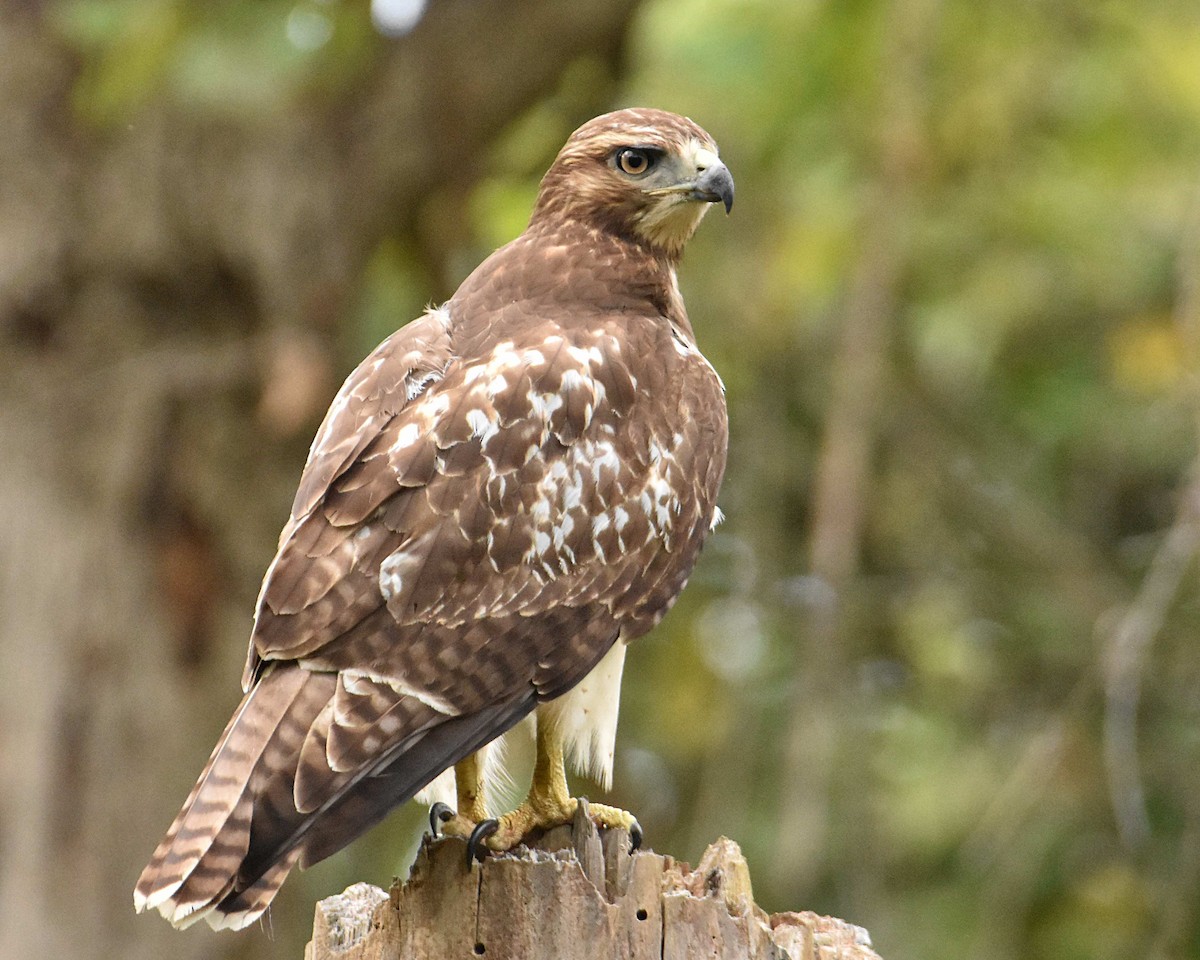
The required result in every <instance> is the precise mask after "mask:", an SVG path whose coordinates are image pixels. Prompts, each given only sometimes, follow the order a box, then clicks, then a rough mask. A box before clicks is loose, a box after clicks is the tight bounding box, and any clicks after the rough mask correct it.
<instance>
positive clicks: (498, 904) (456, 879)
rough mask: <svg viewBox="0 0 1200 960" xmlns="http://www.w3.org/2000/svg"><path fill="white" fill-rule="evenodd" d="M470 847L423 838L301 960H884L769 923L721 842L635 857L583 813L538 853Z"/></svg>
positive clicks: (734, 855)
mask: <svg viewBox="0 0 1200 960" xmlns="http://www.w3.org/2000/svg"><path fill="white" fill-rule="evenodd" d="M464 850H465V844H464V843H463V841H461V840H457V839H444V840H440V841H432V842H429V841H427V842H426V843H425V844H424V845H423V846H422V847H421V850H420V852H419V853H418V855H417V860H416V862H415V863H414V864H413V868H412V872H411V874H410V875H409V878H408V880H407V881H406V882H403V883H402V882H401V881H399V880H396V881H395V882H394V883H393V885H392V889H391V892H390V894H389V893H385V892H384V891H383V890H381V889H379V888H378V887H373V886H371V885H369V884H365V883H359V884H355V885H354V886H352V887H350V888H349V889H348V890H346V892H345V893H343V894H341V895H340V896H336V897H330V898H329V899H327V900H322V901H321V902H320V903H319V904H317V910H316V921H315V923H314V926H313V939H312V942H310V943H309V945H308V948H307V949H306V951H305V960H335V958H336V960H425V958H433V957H470V956H477V957H483V956H486V957H493V958H505V960H507V958H518V957H519V958H521V960H650V958H657V960H698V958H704V957H712V958H719V960H751V958H753V960H767V958H773V960H784V958H791V960H878V955H877V954H876V953H875V952H874V950H872V949H871V945H870V943H871V942H870V937H869V936H868V935H867V932H866V931H865V930H863V929H862V928H861V927H856V926H853V925H852V924H848V923H846V922H844V921H842V920H836V919H833V918H831V917H821V916H818V915H816V914H814V913H807V912H806V913H778V914H774V915H771V916H768V915H767V914H766V913H765V912H764V911H763V910H762V909H761V908H759V907H758V906H757V905H756V904H755V903H754V897H753V892H752V890H751V883H750V870H749V867H748V866H747V864H746V861H745V859H743V857H742V854H741V851H740V850H739V849H738V846H737V844H736V843H734V842H733V841H732V840H728V839H726V838H724V837H722V838H721V839H719V840H717V841H716V842H715V843H713V844H712V845H710V846H709V848H708V849H707V850H706V851H705V853H704V856H703V857H702V858H701V860H700V863H699V865H698V866H697V867H696V868H695V869H692V868H691V867H690V866H688V864H686V863H680V862H677V861H676V860H674V859H672V858H671V857H665V856H662V855H660V854H657V853H653V852H638V853H635V854H632V855H631V854H630V853H629V836H628V834H626V833H625V832H624V831H607V832H606V833H605V834H604V836H603V838H601V836H600V835H599V834H598V833H597V831H596V828H595V827H594V826H593V825H592V823H591V822H590V821H589V820H588V819H587V818H586V816H582V815H578V816H577V817H576V820H575V823H574V824H573V825H572V826H570V827H562V828H559V829H558V830H554V831H551V832H550V833H548V834H547V835H546V836H544V837H543V838H542V839H541V840H540V841H539V842H538V843H537V844H535V845H534V847H533V848H532V849H530V848H526V847H521V848H518V849H517V851H516V852H514V853H513V854H510V855H507V856H503V857H494V858H489V859H488V860H486V861H485V862H484V863H482V864H480V865H478V866H472V867H470V868H468V867H467V865H466V863H465V856H464Z"/></svg>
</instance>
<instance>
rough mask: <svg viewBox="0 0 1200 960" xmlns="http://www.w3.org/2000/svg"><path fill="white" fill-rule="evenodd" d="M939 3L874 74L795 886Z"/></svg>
mask: <svg viewBox="0 0 1200 960" xmlns="http://www.w3.org/2000/svg"><path fill="white" fill-rule="evenodd" d="M937 7H938V2H937V0H894V2H893V3H892V4H891V5H890V7H889V10H888V13H887V17H888V33H887V36H888V40H887V41H886V43H885V47H884V50H883V54H882V57H881V62H880V64H879V70H880V75H881V76H882V77H886V78H887V79H886V80H884V81H882V87H881V97H880V104H879V110H880V113H879V119H878V123H877V131H878V135H877V137H878V159H877V162H876V174H875V178H874V182H873V183H872V184H871V187H870V190H869V192H868V204H869V207H868V210H867V213H866V216H865V218H864V224H863V238H862V247H861V249H862V253H861V256H860V258H859V261H858V264H857V267H856V269H855V271H854V274H853V276H852V278H851V281H850V288H849V294H848V297H847V302H846V309H845V313H844V315H843V319H842V326H841V330H840V336H839V340H838V347H837V353H836V355H835V357H834V359H833V377H832V395H831V397H830V400H829V407H828V411H829V412H828V415H827V417H826V421H825V429H824V434H823V437H822V441H821V446H820V452H819V454H818V461H817V468H816V480H815V489H814V492H813V501H812V528H813V533H812V543H811V572H812V576H813V578H814V580H815V582H816V583H817V584H818V585H819V587H820V588H821V589H820V590H819V592H820V593H821V594H822V595H823V596H826V597H827V598H828V601H829V602H827V603H824V604H819V605H818V604H814V605H813V607H812V608H811V611H810V620H809V623H808V624H807V629H806V637H805V641H804V644H803V646H802V651H803V652H802V655H801V659H800V661H799V663H798V664H797V668H796V669H797V678H796V689H795V691H794V693H793V701H792V704H793V705H792V710H791V717H790V719H789V723H788V732H787V740H786V744H785V754H784V758H783V769H782V775H781V778H780V789H781V793H780V813H779V831H778V842H779V849H778V857H777V859H776V862H775V869H776V871H777V880H778V881H779V882H781V883H783V884H785V885H786V886H785V889H787V888H790V889H796V888H797V887H798V886H801V885H802V884H803V883H804V879H803V878H804V877H805V876H806V875H807V876H810V877H811V875H812V873H813V872H814V871H816V870H818V869H820V864H819V862H818V861H817V856H816V854H817V852H818V851H819V850H820V848H821V847H822V846H823V845H824V832H825V829H826V825H827V823H828V820H829V801H830V793H831V782H832V775H833V770H834V767H835V763H836V759H835V758H836V750H835V746H836V736H835V734H834V732H833V730H832V729H831V728H830V727H829V724H828V717H829V716H831V715H836V712H837V711H834V710H830V709H829V707H830V706H831V704H830V703H828V702H827V701H828V700H829V699H830V698H831V697H833V696H834V694H833V693H832V692H831V691H832V690H833V689H834V688H835V687H836V686H837V685H838V675H839V674H840V673H841V670H840V667H839V664H841V663H843V662H844V657H843V655H842V653H841V652H840V649H839V647H840V644H841V642H842V636H843V617H844V612H845V606H844V604H845V598H846V593H847V591H848V589H849V588H850V587H851V585H852V582H853V580H854V578H855V576H856V575H857V573H858V569H859V557H860V552H861V548H862V541H863V530H864V525H865V522H866V512H867V511H866V507H867V503H868V502H869V498H870V492H871V487H872V480H871V461H872V456H873V453H874V449H875V444H876V438H877V434H878V427H879V418H880V413H881V411H882V410H883V409H884V408H885V406H886V401H885V394H886V386H885V375H886V365H887V356H888V351H889V343H890V340H891V334H892V326H893V322H894V317H895V312H896V299H897V292H898V287H899V280H900V277H901V275H902V272H903V269H904V249H905V243H904V238H905V234H906V232H907V228H908V223H909V220H910V207H911V204H912V191H913V184H914V182H915V179H916V175H917V167H918V165H919V163H920V158H921V143H922V140H923V137H922V133H921V129H922V117H921V105H922V104H923V103H924V102H925V101H926V98H925V96H924V93H923V88H924V76H923V75H924V68H925V60H926V56H927V54H928V50H929V39H930V37H931V35H932V31H931V29H930V28H931V26H932V24H933V23H934V22H935V13H936V10H937Z"/></svg>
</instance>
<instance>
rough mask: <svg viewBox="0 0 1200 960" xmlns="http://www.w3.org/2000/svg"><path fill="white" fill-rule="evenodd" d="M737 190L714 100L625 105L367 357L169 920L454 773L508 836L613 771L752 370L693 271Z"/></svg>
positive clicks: (252, 888) (154, 860)
mask: <svg viewBox="0 0 1200 960" xmlns="http://www.w3.org/2000/svg"><path fill="white" fill-rule="evenodd" d="M712 203H721V204H723V205H724V206H725V209H726V212H728V210H729V209H730V207H731V206H732V203H733V179H732V177H731V176H730V174H729V171H728V169H727V168H726V167H725V165H724V164H723V163H722V162H721V160H720V159H719V158H718V155H717V147H716V145H715V144H714V142H713V140H712V138H711V137H710V136H709V135H708V134H707V133H705V132H704V131H703V130H702V129H701V128H700V127H699V126H697V125H696V124H695V123H693V122H692V121H691V120H689V119H686V118H684V117H680V116H676V115H674V114H671V113H665V112H663V111H659V110H649V109H633V110H621V111H618V112H616V113H610V114H606V115H604V116H601V117H597V118H596V119H594V120H591V121H590V122H588V123H586V124H584V125H583V126H582V127H580V128H579V129H578V130H576V131H575V133H573V134H572V135H571V137H570V138H569V139H568V140H567V142H566V144H565V146H564V147H563V148H562V150H561V151H560V152H559V154H558V156H557V157H556V158H555V160H554V163H553V164H552V165H551V167H550V169H549V171H548V172H547V173H546V175H545V177H544V178H543V179H542V182H541V186H540V188H539V192H538V196H537V200H536V203H535V206H534V210H533V214H532V217H531V218H530V221H529V225H528V227H527V228H526V230H525V232H524V233H523V234H521V236H519V237H518V238H517V239H516V240H514V241H512V242H511V243H509V244H508V245H507V246H505V247H502V248H501V249H500V250H498V251H496V252H495V253H494V254H492V255H491V256H490V257H489V258H487V259H486V260H485V261H484V262H483V263H482V264H481V265H480V266H479V267H478V268H477V269H476V270H475V271H474V272H473V273H472V274H471V275H470V276H469V277H467V279H466V280H465V281H463V284H462V286H460V287H459V289H458V291H457V292H456V293H455V294H454V296H453V297H451V298H450V300H449V301H448V302H447V303H445V304H444V305H443V306H441V307H438V308H436V309H431V310H429V311H428V312H427V313H426V314H425V315H424V316H422V317H421V318H419V319H417V320H415V321H413V322H412V323H409V324H408V325H406V326H404V327H402V328H401V329H400V330H398V331H397V332H396V333H394V334H392V336H390V337H389V338H388V339H386V340H385V341H384V342H383V343H382V344H380V345H379V347H378V348H376V350H375V351H374V352H373V353H372V354H371V355H370V356H368V357H367V358H366V359H365V360H364V361H363V362H362V363H361V364H360V365H359V366H358V368H357V369H356V370H354V372H353V373H351V374H350V376H349V378H348V379H347V380H346V382H345V384H344V385H343V386H342V388H341V390H340V391H339V393H338V394H337V396H336V398H335V399H334V400H333V403H332V405H331V406H330V408H329V412H328V413H327V414H326V416H325V420H324V422H323V423H322V425H321V427H320V429H319V430H318V432H317V435H316V438H315V439H314V440H313V444H312V448H311V450H310V451H309V455H308V461H307V463H306V464H305V467H304V471H303V474H302V476H301V478H300V486H299V489H298V490H297V492H296V498H295V502H294V504H293V506H292V512H291V517H290V519H289V520H288V522H287V524H286V526H285V527H284V529H283V532H282V534H281V536H280V541H279V550H278V552H277V554H276V556H275V559H274V560H273V561H272V562H271V565H270V567H269V568H268V570H267V573H266V576H265V578H264V579H263V584H262V590H261V592H260V594H259V598H258V603H257V608H256V613H255V620H254V627H253V631H252V634H251V638H250V652H249V656H248V658H247V661H246V669H245V673H244V675H243V679H242V688H243V690H244V692H245V696H244V697H243V699H242V702H241V704H240V705H239V706H238V708H237V710H236V711H235V712H234V715H233V717H232V719H231V720H230V721H229V724H228V725H227V726H226V728H225V732H224V733H223V734H222V735H221V738H220V741H219V742H218V743H217V746H216V748H215V749H214V751H213V754H212V756H211V758H210V759H209V761H208V765H207V766H206V767H205V768H204V771H203V772H202V773H201V774H200V779H199V780H198V781H197V782H196V785H195V787H193V789H192V792H191V795H190V796H189V797H188V799H187V801H186V802H185V803H184V806H183V809H182V810H181V811H180V813H179V815H178V816H177V817H176V818H175V822H174V823H173V824H172V825H171V827H170V829H169V830H168V832H167V835H166V837H165V839H164V840H163V841H162V843H161V844H159V846H158V849H157V850H155V852H154V855H153V856H152V857H151V859H150V863H149V865H148V866H147V867H146V868H145V870H144V871H143V872H142V875H141V878H140V879H139V880H138V883H137V888H136V890H135V893H134V903H135V906H136V908H137V909H138V910H139V911H141V910H144V909H147V908H157V909H158V910H159V911H160V912H161V913H162V914H163V915H164V916H165V917H166V918H167V919H168V920H170V921H171V922H172V923H173V924H176V925H177V926H186V925H188V924H190V923H192V922H194V921H196V920H198V919H201V918H203V919H205V920H207V921H208V923H209V924H210V925H211V926H213V927H216V928H223V927H225V928H234V929H236V928H240V927H243V926H245V925H247V924H248V923H250V922H252V921H253V920H254V919H256V918H257V917H258V916H259V915H260V914H261V913H262V912H263V911H264V910H265V909H266V908H267V907H268V905H269V904H270V902H271V899H272V897H273V896H274V895H275V893H276V891H277V890H278V889H279V886H280V885H281V884H282V883H283V880H284V878H285V877H286V876H287V874H288V872H289V871H290V870H291V869H292V867H293V866H295V865H297V864H299V865H300V866H301V867H304V866H307V865H309V864H312V863H315V862H317V861H319V860H321V859H323V858H324V857H327V856H329V855H330V854H332V853H334V852H335V851H337V850H339V849H341V848H342V847H343V846H345V845H346V844H348V843H349V842H350V841H351V840H353V839H354V838H355V837H357V836H358V835H359V834H361V833H362V832H363V831H365V830H366V829H367V828H368V827H370V826H371V825H373V824H374V823H376V822H378V821H379V820H381V819H382V818H383V817H384V815H385V814H386V813H387V812H388V810H389V809H391V808H392V807H394V806H395V805H397V804H399V803H402V802H404V801H406V800H408V799H410V798H412V797H413V796H415V795H417V794H418V793H419V792H420V791H422V790H423V789H424V788H427V786H428V785H429V784H430V783H431V782H432V781H434V780H435V778H438V777H439V775H440V774H442V773H443V771H448V770H449V769H450V768H451V767H453V768H454V779H455V784H456V789H455V790H454V792H453V794H451V797H452V798H456V799H457V804H458V808H457V811H456V812H455V811H452V810H450V808H449V807H448V806H446V805H438V806H435V808H434V815H433V817H432V820H433V822H434V826H435V829H436V827H437V826H438V825H439V824H440V825H441V826H442V828H443V829H444V830H445V831H446V832H447V833H453V834H456V835H459V836H467V837H469V838H470V844H469V850H470V851H471V852H472V853H474V852H478V853H480V854H482V853H483V852H484V851H486V850H493V851H500V850H506V849H510V848H511V847H513V846H515V845H516V844H517V843H519V842H520V840H521V839H522V837H523V836H524V835H526V834H527V833H528V832H529V831H532V830H535V829H538V828H546V827H549V826H552V825H555V824H558V823H563V822H566V821H568V820H569V819H570V818H571V817H572V816H573V815H574V813H575V810H576V808H577V805H578V801H577V800H575V799H573V798H572V797H571V795H570V793H569V792H568V790H567V783H566V774H565V772H564V755H566V756H569V757H570V758H571V760H572V762H573V764H574V765H575V766H576V767H578V768H580V769H582V770H583V771H584V772H587V773H591V774H592V775H594V776H597V777H598V778H599V779H600V780H602V781H604V782H607V780H608V778H609V776H610V773H611V768H612V749H613V741H614V738H615V734H616V722H617V703H618V696H619V688H620V681H621V673H622V667H623V664H624V658H625V648H626V645H627V644H628V643H629V642H630V641H632V640H634V639H635V638H637V637H639V636H641V635H642V634H644V633H645V632H646V631H647V630H649V629H650V628H651V627H653V626H654V625H655V624H656V623H658V621H659V620H660V619H661V618H662V616H663V614H664V613H665V612H666V611H667V610H668V608H669V607H670V606H671V604H672V603H673V602H674V601H675V598H676V597H677V596H678V594H679V592H680V590H682V589H683V587H684V584H685V583H686V581H687V578H688V575H689V573H690V571H691V569H692V565H693V563H694V562H695V560H696V555H697V553H698V551H699V550H700V547H701V544H702V543H703V542H704V539H705V537H706V536H707V535H708V533H709V531H710V529H711V528H712V527H713V526H715V524H716V523H717V521H718V520H719V518H720V512H719V511H718V509H717V505H716V497H717V490H718V488H719V486H720V484H721V477H722V474H723V473H724V469H725V456H726V439H727V424H726V410H725V400H724V388H723V385H722V383H721V380H720V378H719V377H718V376H717V374H716V372H715V371H714V370H713V368H712V366H711V365H710V364H709V362H708V361H707V360H706V359H705V358H704V357H703V356H702V355H701V353H700V351H699V349H698V348H697V346H696V339H695V336H694V335H693V333H692V327H691V324H690V323H689V322H688V318H687V313H686V312H685V310H684V305H683V301H682V299H681V297H680V293H679V287H678V284H677V282H676V276H675V267H676V264H677V263H678V261H679V257H680V254H681V252H682V250H683V247H684V244H685V243H686V242H687V240H688V239H689V238H690V237H691V235H692V233H693V231H694V230H695V229H696V227H697V225H698V224H699V223H700V220H701V218H702V217H703V215H704V213H705V211H706V210H707V209H708V208H709V205H710V204H712ZM531 713H533V714H534V715H535V725H536V760H535V769H534V775H533V782H532V785H531V787H530V791H529V795H528V797H527V798H526V800H525V801H524V802H523V803H522V804H521V805H520V806H519V807H518V808H517V809H516V810H513V811H511V812H509V813H506V814H504V815H503V816H501V817H499V818H497V819H492V818H489V817H488V813H487V809H486V803H485V796H486V789H487V780H488V776H489V774H490V773H491V772H492V767H493V766H494V764H493V763H490V762H489V761H488V758H487V755H486V746H487V744H489V743H490V742H491V741H493V740H495V739H496V738H497V737H499V736H500V735H502V734H503V733H505V732H506V731H508V730H509V729H510V728H512V727H513V726H514V725H515V724H517V723H518V722H519V721H521V720H522V718H524V717H526V716H527V715H528V714H531ZM443 779H444V778H443ZM590 811H591V815H592V817H593V818H594V819H595V820H596V821H597V822H598V823H599V824H600V825H601V826H605V827H624V828H626V829H628V830H629V831H630V833H631V837H632V839H633V842H634V843H635V844H636V843H637V842H638V841H639V840H640V828H639V827H638V826H637V821H636V820H635V819H634V818H633V816H632V815H631V814H629V813H627V812H625V811H622V810H617V809H615V808H612V807H604V806H600V805H592V806H591V808H590ZM469 855H470V854H469Z"/></svg>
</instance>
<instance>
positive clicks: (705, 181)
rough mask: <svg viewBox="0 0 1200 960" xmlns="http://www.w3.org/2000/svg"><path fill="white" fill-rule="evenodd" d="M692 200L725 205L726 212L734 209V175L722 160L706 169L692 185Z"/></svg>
mask: <svg viewBox="0 0 1200 960" xmlns="http://www.w3.org/2000/svg"><path fill="white" fill-rule="evenodd" d="M691 198H692V199H693V200H703V201H704V202H706V203H717V202H718V201H719V202H721V203H723V204H725V212H726V213H728V212H729V211H730V210H732V209H733V174H731V173H730V172H729V168H728V167H727V166H725V164H723V163H722V162H721V161H720V160H716V161H715V162H714V163H713V164H712V165H711V166H709V167H706V168H705V169H704V170H703V171H702V172H701V173H700V176H698V177H697V178H696V182H695V183H694V184H693V185H692V192H691Z"/></svg>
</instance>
